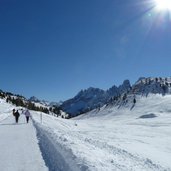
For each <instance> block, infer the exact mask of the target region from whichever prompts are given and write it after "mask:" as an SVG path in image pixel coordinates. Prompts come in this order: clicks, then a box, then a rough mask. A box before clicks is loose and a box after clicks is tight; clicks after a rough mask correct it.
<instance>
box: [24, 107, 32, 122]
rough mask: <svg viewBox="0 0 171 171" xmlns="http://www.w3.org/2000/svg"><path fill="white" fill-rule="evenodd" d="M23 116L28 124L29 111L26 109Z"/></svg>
mask: <svg viewBox="0 0 171 171" xmlns="http://www.w3.org/2000/svg"><path fill="white" fill-rule="evenodd" d="M24 114H25V116H26V122H27V123H28V122H29V118H30V116H31V114H30V112H29V110H28V109H27V110H26V111H25V113H24Z"/></svg>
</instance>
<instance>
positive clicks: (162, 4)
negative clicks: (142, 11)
mask: <svg viewBox="0 0 171 171" xmlns="http://www.w3.org/2000/svg"><path fill="white" fill-rule="evenodd" d="M155 1H156V7H157V9H158V10H162V11H166V10H169V11H171V0H155Z"/></svg>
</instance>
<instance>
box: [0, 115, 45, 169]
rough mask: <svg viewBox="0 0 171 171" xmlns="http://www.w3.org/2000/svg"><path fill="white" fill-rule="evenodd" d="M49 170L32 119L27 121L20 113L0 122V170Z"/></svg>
mask: <svg viewBox="0 0 171 171" xmlns="http://www.w3.org/2000/svg"><path fill="white" fill-rule="evenodd" d="M38 170H41V171H47V170H48V168H47V167H46V166H45V163H44V160H43V158H42V155H41V152H40V149H39V146H38V140H37V137H36V130H35V128H34V127H33V124H32V121H31V122H30V123H28V124H27V123H26V121H25V117H24V116H23V115H20V118H19V123H18V124H16V123H15V119H14V117H13V116H8V117H7V118H6V119H4V120H3V121H1V122H0V171H38Z"/></svg>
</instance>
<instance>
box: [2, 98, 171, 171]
mask: <svg viewBox="0 0 171 171" xmlns="http://www.w3.org/2000/svg"><path fill="white" fill-rule="evenodd" d="M1 103H2V102H1ZM5 105H7V104H5V103H4V107H3V110H8V109H7V108H6V107H8V105H7V106H6V107H5ZM131 107H132V104H128V105H126V106H122V107H120V108H119V109H118V107H114V106H107V107H103V108H101V109H100V111H96V110H94V111H91V112H89V113H87V114H85V115H82V116H79V117H77V118H74V119H70V120H65V119H61V118H56V117H53V116H50V115H46V114H43V116H42V123H41V119H40V118H41V117H40V116H41V113H39V112H32V116H33V125H34V126H35V128H36V130H37V138H38V140H39V147H40V150H41V153H42V156H43V159H44V161H45V163H46V165H47V166H48V168H49V170H50V171H77V170H78V171H79V170H81V171H86V170H87V171H88V170H89V171H171V96H169V95H168V96H165V97H162V96H160V95H151V96H149V97H148V98H146V97H138V98H137V103H136V105H135V107H134V108H132V110H130V109H131ZM5 108H6V109H5ZM10 110H11V109H10ZM0 113H1V108H0ZM141 116H143V118H140V117H141ZM144 117H145V118H144ZM0 118H1V116H0ZM2 122H3V121H2ZM0 141H1V140H0ZM0 152H1V150H0ZM14 160H15V159H14ZM0 170H2V168H1V165H0Z"/></svg>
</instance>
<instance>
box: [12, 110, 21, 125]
mask: <svg viewBox="0 0 171 171" xmlns="http://www.w3.org/2000/svg"><path fill="white" fill-rule="evenodd" d="M13 115H14V117H15V122H16V123H18V119H19V117H20V114H19V112H18V110H17V111H15V109H13Z"/></svg>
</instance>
